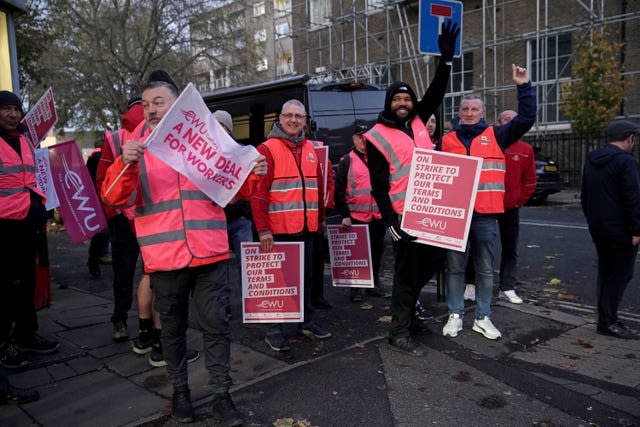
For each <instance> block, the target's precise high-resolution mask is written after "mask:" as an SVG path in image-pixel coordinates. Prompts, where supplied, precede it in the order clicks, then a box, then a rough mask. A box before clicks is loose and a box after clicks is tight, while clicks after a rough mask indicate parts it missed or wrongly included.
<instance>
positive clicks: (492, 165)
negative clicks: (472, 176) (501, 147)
mask: <svg viewBox="0 0 640 427" xmlns="http://www.w3.org/2000/svg"><path fill="white" fill-rule="evenodd" d="M482 170H499V171H504V170H505V163H504V162H487V161H484V162H482Z"/></svg>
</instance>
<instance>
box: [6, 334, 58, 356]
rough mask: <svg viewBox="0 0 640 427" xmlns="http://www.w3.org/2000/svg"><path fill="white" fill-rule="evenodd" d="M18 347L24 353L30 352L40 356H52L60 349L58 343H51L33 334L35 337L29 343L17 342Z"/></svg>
mask: <svg viewBox="0 0 640 427" xmlns="http://www.w3.org/2000/svg"><path fill="white" fill-rule="evenodd" d="M16 345H17V346H18V347H19V348H20V350H22V351H30V352H32V353H39V354H51V353H55V352H56V351H58V350H59V349H60V343H59V342H58V341H49V340H48V339H46V338H43V337H41V336H40V335H38V334H33V336H32V337H31V338H30V339H29V340H27V341H18V340H16Z"/></svg>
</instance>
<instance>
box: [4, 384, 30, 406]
mask: <svg viewBox="0 0 640 427" xmlns="http://www.w3.org/2000/svg"><path fill="white" fill-rule="evenodd" d="M38 399H40V393H38V392H37V391H30V390H25V389H23V388H20V387H14V386H12V385H9V386H7V389H6V390H0V405H6V404H8V403H11V404H14V405H23V404H25V403H29V402H35V401H36V400H38Z"/></svg>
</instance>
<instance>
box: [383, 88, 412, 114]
mask: <svg viewBox="0 0 640 427" xmlns="http://www.w3.org/2000/svg"><path fill="white" fill-rule="evenodd" d="M398 93H408V94H409V96H411V101H413V106H414V108H415V106H416V104H417V103H418V98H417V97H416V93H415V92H414V91H413V89H411V86H409V85H408V84H406V83H405V82H395V83H392V84H391V86H389V88H388V89H387V95H386V96H385V98H384V110H385V111H391V100H392V99H393V97H394V95H396V94H398Z"/></svg>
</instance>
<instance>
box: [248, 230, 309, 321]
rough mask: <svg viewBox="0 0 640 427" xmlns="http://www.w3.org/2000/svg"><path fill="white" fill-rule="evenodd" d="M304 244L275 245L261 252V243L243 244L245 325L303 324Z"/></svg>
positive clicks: (285, 243)
mask: <svg viewBox="0 0 640 427" xmlns="http://www.w3.org/2000/svg"><path fill="white" fill-rule="evenodd" d="M303 253H304V243H302V242H278V243H274V245H273V249H272V250H271V252H262V251H261V250H260V243H253V242H243V243H242V246H241V250H240V254H241V262H242V320H243V322H244V323H274V322H278V323H280V322H302V321H304V309H303V307H304V286H303V283H304V282H303V281H304V257H303Z"/></svg>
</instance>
